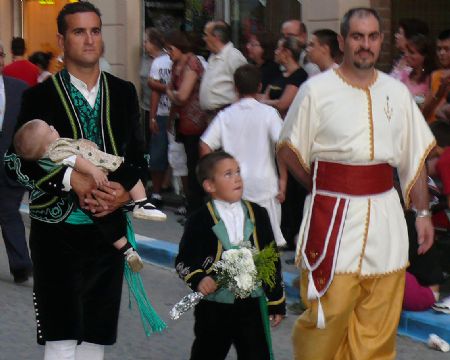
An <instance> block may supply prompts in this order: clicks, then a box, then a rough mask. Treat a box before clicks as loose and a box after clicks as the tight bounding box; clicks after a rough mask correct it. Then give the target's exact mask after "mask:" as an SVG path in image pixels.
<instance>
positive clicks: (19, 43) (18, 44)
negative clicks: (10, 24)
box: [11, 37, 25, 56]
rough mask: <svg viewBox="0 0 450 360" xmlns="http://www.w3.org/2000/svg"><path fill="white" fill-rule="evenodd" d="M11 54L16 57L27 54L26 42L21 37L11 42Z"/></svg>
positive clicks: (14, 38)
mask: <svg viewBox="0 0 450 360" xmlns="http://www.w3.org/2000/svg"><path fill="white" fill-rule="evenodd" d="M11 52H12V54H13V55H14V56H23V54H25V40H24V39H23V38H21V37H13V39H12V40H11Z"/></svg>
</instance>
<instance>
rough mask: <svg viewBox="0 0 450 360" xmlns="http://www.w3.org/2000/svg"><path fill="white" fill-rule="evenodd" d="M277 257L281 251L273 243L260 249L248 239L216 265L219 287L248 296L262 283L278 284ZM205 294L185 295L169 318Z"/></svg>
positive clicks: (228, 252) (182, 311)
mask: <svg viewBox="0 0 450 360" xmlns="http://www.w3.org/2000/svg"><path fill="white" fill-rule="evenodd" d="M277 261H278V253H277V251H276V249H275V245H274V244H271V245H270V246H267V247H266V248H264V249H263V250H262V251H258V250H257V249H256V248H254V247H252V246H251V244H250V243H249V242H247V243H244V244H243V246H242V247H241V248H238V249H230V250H226V251H224V252H223V254H222V259H221V260H220V261H218V262H217V263H215V264H214V265H213V270H214V271H215V273H216V276H215V280H216V282H217V284H218V286H219V287H224V288H227V289H228V290H230V291H231V292H232V293H233V294H234V296H236V297H237V298H240V299H245V298H247V297H249V296H250V295H251V294H252V292H253V291H255V290H256V289H258V288H259V287H261V285H262V284H263V283H264V284H267V285H268V286H269V287H271V288H272V287H273V286H275V273H276V266H275V263H276V262H277ZM203 297H204V295H203V294H202V293H200V292H193V293H191V294H188V295H186V296H184V297H183V298H182V299H181V300H180V301H179V302H178V303H176V304H175V305H174V307H173V308H172V309H171V310H170V312H169V316H170V318H171V319H172V320H177V319H179V318H180V316H181V315H182V314H184V313H185V312H187V311H188V310H189V309H191V308H193V307H194V306H195V305H197V304H198V303H199V302H200V300H201V299H203Z"/></svg>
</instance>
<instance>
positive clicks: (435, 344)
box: [427, 334, 450, 352]
mask: <svg viewBox="0 0 450 360" xmlns="http://www.w3.org/2000/svg"><path fill="white" fill-rule="evenodd" d="M427 345H428V346H429V347H430V348H432V349H435V350H439V351H442V352H449V351H450V345H449V344H448V342H447V341H445V340H444V339H441V338H440V337H439V336H437V335H436V334H430V336H429V337H428V341H427Z"/></svg>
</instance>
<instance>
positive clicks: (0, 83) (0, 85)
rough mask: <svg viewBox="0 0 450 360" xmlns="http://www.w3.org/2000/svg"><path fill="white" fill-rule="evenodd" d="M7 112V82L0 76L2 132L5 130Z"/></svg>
mask: <svg viewBox="0 0 450 360" xmlns="http://www.w3.org/2000/svg"><path fill="white" fill-rule="evenodd" d="M5 110H6V95H5V82H4V81H3V76H2V75H0V130H1V129H2V128H3V120H4V117H5Z"/></svg>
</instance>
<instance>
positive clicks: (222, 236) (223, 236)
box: [204, 201, 264, 304]
mask: <svg viewBox="0 0 450 360" xmlns="http://www.w3.org/2000/svg"><path fill="white" fill-rule="evenodd" d="M207 206H208V209H209V211H210V213H211V216H212V217H213V219H214V223H215V225H214V226H213V227H212V231H213V232H214V234H215V235H216V236H217V238H218V239H219V241H220V243H221V244H222V247H223V249H224V250H225V251H226V250H230V249H238V248H240V247H241V245H232V244H231V242H230V239H229V237H228V232H227V229H226V227H225V223H224V222H223V221H222V219H220V217H219V214H218V212H217V210H216V208H215V206H214V203H213V202H212V201H211V202H209V203H208V205H207ZM247 206H250V205H246V204H245V203H244V202H242V208H243V210H244V237H243V241H248V240H249V239H250V236H251V235H252V234H253V239H254V241H255V246H256V247H257V248H258V244H257V241H256V229H255V224H254V220H252V219H251V218H250V216H249V210H248V208H247ZM258 250H259V249H258ZM263 295H264V291H263V289H262V288H258V289H256V290H255V291H253V292H252V294H251V297H260V296H263ZM204 299H205V300H208V301H215V302H219V303H223V304H233V303H234V301H235V300H236V297H235V296H234V294H233V293H232V292H231V291H230V290H228V289H227V288H219V289H217V291H216V292H214V293H212V294H209V295H207V296H206V297H205V298H204Z"/></svg>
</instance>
